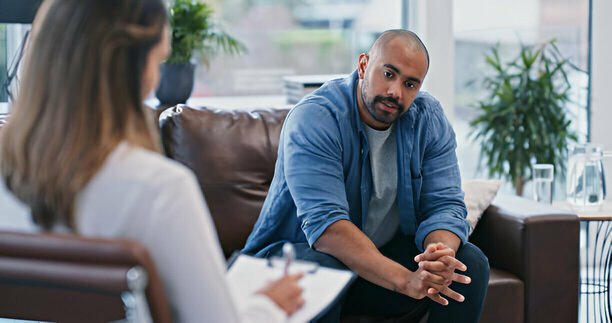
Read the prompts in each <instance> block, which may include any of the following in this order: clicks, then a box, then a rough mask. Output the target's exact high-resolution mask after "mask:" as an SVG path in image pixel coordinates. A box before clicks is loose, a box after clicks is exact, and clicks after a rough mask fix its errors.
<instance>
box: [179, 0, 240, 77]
mask: <svg viewBox="0 0 612 323" xmlns="http://www.w3.org/2000/svg"><path fill="white" fill-rule="evenodd" d="M212 15H213V10H212V8H211V7H210V6H209V5H207V4H206V3H203V2H200V1H197V0H174V1H173V3H172V5H171V6H170V25H171V26H172V53H171V54H170V57H169V58H168V63H171V64H184V63H189V62H190V61H191V59H192V57H194V55H195V56H197V57H198V58H199V59H200V61H201V62H202V63H204V64H205V65H207V66H208V64H209V63H210V61H211V60H212V59H213V58H214V57H215V56H216V55H217V54H218V53H219V51H223V52H225V53H227V54H240V53H244V52H246V47H245V46H244V45H243V44H242V43H240V42H239V41H238V40H236V39H234V38H233V37H231V36H230V35H228V34H227V33H226V32H225V31H223V30H222V29H221V28H220V27H219V26H218V24H217V23H216V22H214V21H213V19H212Z"/></svg>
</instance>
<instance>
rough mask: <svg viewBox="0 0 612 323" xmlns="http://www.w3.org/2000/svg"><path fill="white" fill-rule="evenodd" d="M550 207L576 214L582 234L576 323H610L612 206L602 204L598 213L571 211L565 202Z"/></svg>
mask: <svg viewBox="0 0 612 323" xmlns="http://www.w3.org/2000/svg"><path fill="white" fill-rule="evenodd" d="M553 206H554V207H556V208H559V209H564V210H572V211H573V212H576V214H577V215H578V217H580V223H581V228H582V232H584V240H583V239H581V240H582V241H581V244H580V245H581V248H580V250H581V251H580V268H581V270H580V309H579V321H580V322H612V292H611V290H610V288H611V280H612V202H606V203H604V205H603V207H602V209H601V210H599V211H597V212H585V211H580V210H577V209H574V208H572V207H571V206H570V204H569V203H567V202H565V201H563V202H554V203H553ZM581 236H582V234H581Z"/></svg>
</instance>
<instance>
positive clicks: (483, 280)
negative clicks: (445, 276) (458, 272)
mask: <svg viewBox="0 0 612 323" xmlns="http://www.w3.org/2000/svg"><path fill="white" fill-rule="evenodd" d="M457 259H458V260H459V261H461V262H462V263H463V264H465V265H466V266H467V268H468V271H467V274H468V276H469V277H470V278H471V279H472V284H482V285H484V286H487V285H488V283H489V271H490V269H489V259H488V258H487V256H485V254H484V253H483V252H482V251H481V250H480V248H478V247H476V246H475V245H473V244H471V243H469V242H468V243H466V244H464V245H462V246H461V248H459V251H458V252H457Z"/></svg>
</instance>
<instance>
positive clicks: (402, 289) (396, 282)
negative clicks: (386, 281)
mask: <svg viewBox="0 0 612 323" xmlns="http://www.w3.org/2000/svg"><path fill="white" fill-rule="evenodd" d="M399 267H401V268H399V269H398V270H396V271H394V272H393V274H392V275H391V284H392V286H393V291H394V292H397V293H401V294H406V293H407V291H408V285H409V283H410V280H411V279H412V275H414V272H412V271H410V270H409V269H408V268H406V267H404V266H399Z"/></svg>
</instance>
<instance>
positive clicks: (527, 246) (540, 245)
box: [470, 196, 580, 322]
mask: <svg viewBox="0 0 612 323" xmlns="http://www.w3.org/2000/svg"><path fill="white" fill-rule="evenodd" d="M579 235H580V220H579V218H578V216H577V215H576V214H573V213H571V212H568V211H563V210H558V209H554V208H552V207H550V206H546V205H543V204H539V203H536V202H533V201H531V200H527V199H524V198H521V197H516V196H499V197H497V198H496V199H495V201H494V202H493V203H492V205H491V206H490V207H489V208H488V209H487V210H486V211H485V213H484V215H483V217H482V219H481V220H480V222H479V223H478V225H477V226H476V230H475V231H474V233H473V235H472V236H471V238H470V240H471V242H472V243H474V244H475V245H477V246H478V247H479V248H480V249H481V250H482V251H483V252H484V253H485V254H486V255H487V257H488V258H489V263H490V265H491V267H495V268H498V269H502V270H504V271H507V272H510V273H512V274H514V275H516V276H518V277H519V278H520V279H521V280H523V282H524V284H525V322H576V321H577V320H578V292H579V291H578V288H579V283H578V280H579V268H580V266H579V250H580V246H579V245H580V243H579Z"/></svg>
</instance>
